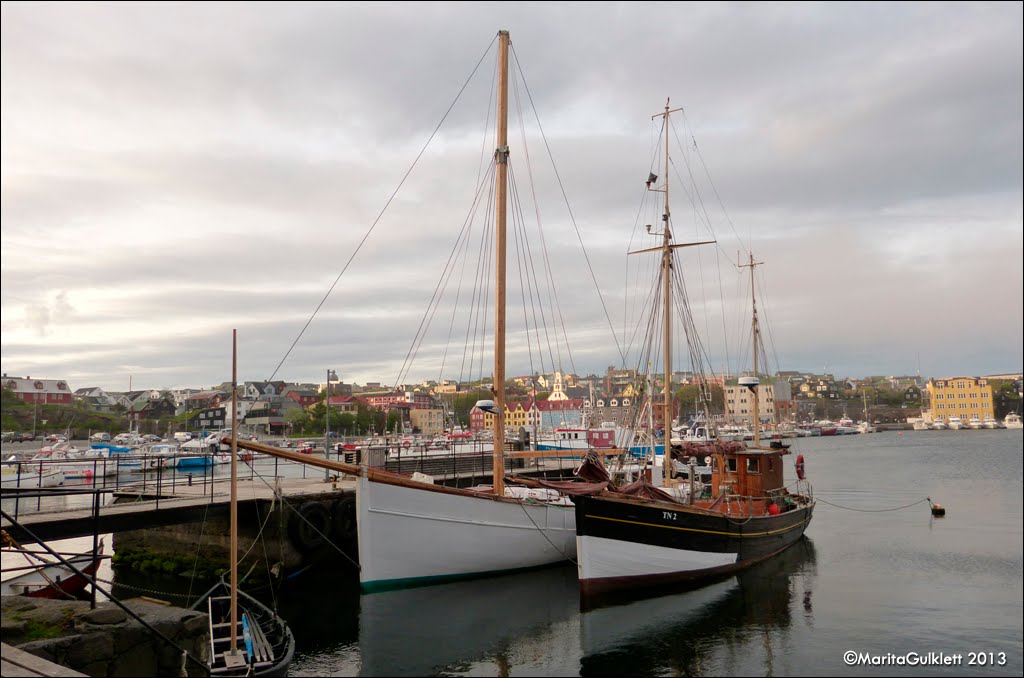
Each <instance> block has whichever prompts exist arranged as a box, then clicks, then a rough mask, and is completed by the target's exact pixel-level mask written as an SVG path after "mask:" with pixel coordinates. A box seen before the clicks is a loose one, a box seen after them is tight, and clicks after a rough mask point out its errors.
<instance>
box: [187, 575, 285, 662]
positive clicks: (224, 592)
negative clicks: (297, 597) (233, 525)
mask: <svg viewBox="0 0 1024 678" xmlns="http://www.w3.org/2000/svg"><path fill="white" fill-rule="evenodd" d="M237 599H238V615H237V618H238V638H237V642H238V645H237V647H238V649H239V652H240V653H241V654H242V657H243V662H242V664H241V665H240V666H238V667H235V668H227V667H226V665H225V661H224V653H225V651H227V650H229V649H230V647H231V622H230V620H231V606H230V600H231V589H230V588H229V587H228V586H227V585H226V584H223V583H221V584H217V585H216V586H214V587H213V588H212V589H211V590H210V591H208V592H207V593H206V595H204V596H202V597H201V598H200V599H199V600H198V601H197V602H196V603H195V604H194V605H192V609H193V610H197V611H200V612H207V613H208V614H209V615H210V618H209V624H210V648H211V649H210V650H209V651H208V654H210V656H208V657H207V662H208V669H209V670H210V673H211V674H216V675H220V676H268V677H269V676H287V675H288V667H289V665H291V662H292V658H293V657H294V655H295V637H294V636H293V635H292V632H291V629H290V628H289V627H288V624H287V623H286V622H285V620H284V619H282V618H281V617H280V616H278V615H277V614H276V613H275V612H274V611H273V610H271V609H270V608H268V607H267V606H266V605H264V604H263V603H261V602H260V601H258V600H256V599H255V598H253V597H252V596H249V595H247V594H246V593H245V592H244V591H239V592H238V596H237ZM243 617H245V619H244V620H243Z"/></svg>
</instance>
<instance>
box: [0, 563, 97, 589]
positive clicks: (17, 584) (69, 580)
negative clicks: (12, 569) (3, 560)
mask: <svg viewBox="0 0 1024 678" xmlns="http://www.w3.org/2000/svg"><path fill="white" fill-rule="evenodd" d="M68 562H70V563H71V564H72V565H73V566H74V567H75V568H77V569H78V570H80V571H81V572H83V573H84V574H86V575H88V577H92V576H94V575H95V574H96V569H97V568H98V567H99V563H100V556H98V555H97V556H92V555H89V554H85V555H81V556H75V557H73V558H69V559H68ZM88 585H89V579H88V578H87V577H84V576H82V575H81V574H78V573H77V572H75V571H74V570H73V569H71V568H70V567H67V566H65V565H62V564H60V563H55V564H53V565H48V566H46V567H42V568H39V569H36V570H32V571H30V572H26V573H24V574H22V575H18V576H15V577H12V578H10V579H6V580H4V582H3V583H2V585H0V595H5V596H10V595H20V596H28V597H29V598H50V599H61V600H63V599H66V598H74V597H77V596H78V595H79V594H80V593H82V592H83V591H84V590H85V588H86V587H87V586H88Z"/></svg>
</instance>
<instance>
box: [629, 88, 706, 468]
mask: <svg viewBox="0 0 1024 678" xmlns="http://www.w3.org/2000/svg"><path fill="white" fill-rule="evenodd" d="M669 101H670V100H669V99H666V100H665V112H664V113H658V114H657V115H652V116H651V118H652V119H653V118H658V117H661V118H664V125H663V130H664V134H665V180H664V187H663V188H651V184H652V183H654V182H656V181H657V180H658V177H657V176H654V175H653V174H652V175H651V176H650V177H648V179H647V190H649V191H661V192H662V193H664V194H665V211H664V213H663V214H662V215H661V220H662V227H663V229H664V231H663V233H662V234H661V235H662V240H661V246H660V247H649V248H647V249H642V250H637V251H635V252H627V254H641V253H644V252H661V278H662V294H663V296H664V297H665V312H664V316H665V336H664V341H665V391H664V397H665V412H664V416H663V417H662V419H663V422H664V427H665V433H664V435H665V437H664V449H665V462H664V469H665V484H666V485H668V482H669V481H670V480H671V479H672V296H671V295H672V250H674V249H677V248H679V247H693V246H694V245H707V244H709V243H713V242H715V241H714V240H705V241H703V242H693V243H682V244H678V245H674V244H672V212H671V210H670V209H669V204H668V173H669V169H670V164H669V143H668V142H669V116H670V115H671V114H672V113H675V112H677V111H681V110H683V109H682V108H674V109H669ZM647 231H648V232H650V231H651V226H650V225H649V224H648V226H647ZM652 396H653V394H652ZM652 400H653V398H652ZM652 407H653V405H652ZM651 436H652V437H653V436H654V431H651Z"/></svg>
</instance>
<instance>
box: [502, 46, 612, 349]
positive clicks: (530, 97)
mask: <svg viewBox="0 0 1024 678" xmlns="http://www.w3.org/2000/svg"><path fill="white" fill-rule="evenodd" d="M512 57H513V60H514V61H515V64H516V69H517V70H518V72H519V74H520V76H521V77H522V79H523V88H524V89H525V90H526V96H527V99H528V100H529V102H530V107H531V108H532V109H533V113H534V117H535V118H536V120H537V128H538V130H539V131H540V134H541V139H543V140H544V147H545V148H546V149H547V151H548V158H549V159H550V160H551V168H552V169H553V170H554V172H555V178H556V179H557V180H558V188H559V189H560V190H561V192H562V198H563V199H564V200H565V206H566V209H567V210H568V211H569V219H570V220H571V221H572V227H573V229H574V230H575V231H576V237H577V238H578V239H579V241H580V248H581V249H582V250H583V258H584V259H585V260H586V262H587V268H588V269H589V270H590V277H591V279H592V280H593V281H594V287H595V289H597V296H598V298H599V299H600V300H601V309H602V310H603V311H604V316H605V319H606V320H607V321H608V327H609V328H610V329H611V331H612V338H613V339H614V340H615V348H616V349H617V350H618V352H619V357H620V358H621V359H622V360H623V361H624V360H625V357H624V355H623V353H622V346H621V345H620V344H619V338H618V336H617V335H616V334H615V325H614V324H613V323H612V319H611V316H610V315H609V314H608V306H607V305H606V304H605V303H604V295H602V294H601V287H600V286H599V285H598V284H597V276H596V275H595V274H594V267H593V265H592V264H591V263H590V255H588V254H587V248H586V246H585V245H584V244H583V236H582V235H581V234H580V229H579V226H578V225H577V224H576V217H575V216H573V213H572V207H571V206H570V205H569V197H568V195H566V192H565V186H564V185H563V184H562V177H561V175H559V173H558V167H557V166H556V165H555V158H554V155H553V154H552V153H551V145H550V144H549V143H548V138H547V135H546V134H545V133H544V126H543V125H542V124H541V122H540V115H539V114H538V113H537V106H536V104H534V101H533V95H532V94H531V93H530V86H529V85H528V84H527V83H526V74H525V73H523V69H522V66H521V65H520V63H519V54H518V53H517V52H516V51H515V49H514V48H513V49H512ZM562 329H563V331H564V329H565V328H564V325H563V328H562Z"/></svg>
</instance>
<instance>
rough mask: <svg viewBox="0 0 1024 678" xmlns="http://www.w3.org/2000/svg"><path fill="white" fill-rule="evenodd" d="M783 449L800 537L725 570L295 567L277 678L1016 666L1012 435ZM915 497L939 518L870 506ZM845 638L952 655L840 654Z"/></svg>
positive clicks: (1020, 662) (883, 671) (958, 670)
mask: <svg viewBox="0 0 1024 678" xmlns="http://www.w3.org/2000/svg"><path fill="white" fill-rule="evenodd" d="M793 444H794V451H800V452H803V454H804V456H805V458H806V464H807V472H808V476H809V478H810V480H811V481H812V482H813V483H814V489H815V495H816V496H817V497H818V499H819V504H818V507H817V509H816V511H815V516H814V520H813V522H812V523H811V526H810V528H809V529H808V532H807V538H806V539H805V540H804V541H803V542H801V543H799V544H797V545H796V546H794V547H792V548H791V549H789V550H788V551H787V552H785V553H784V554H783V555H782V556H779V557H777V558H775V559H773V560H771V561H769V562H767V563H764V564H762V565H759V566H756V567H754V568H751V569H750V570H748V571H746V572H745V573H743V574H742V575H740V576H738V577H735V578H732V579H729V580H726V581H723V582H719V583H716V584H713V585H711V586H708V587H705V588H702V589H699V590H697V591H691V592H687V593H676V594H670V595H665V596H662V597H657V598H651V599H647V600H642V601H637V602H634V603H632V604H629V605H621V606H616V607H606V608H602V609H599V610H593V611H589V612H585V613H581V612H580V611H579V602H578V595H577V581H576V570H575V566H571V565H570V566H567V567H557V568H551V569H547V570H543V571H540V572H535V573H530V574H525V575H513V576H507V577H497V578H492V579H487V580H481V581H475V582H465V583H460V584H449V585H444V586H435V587H427V588H420V589H412V590H407V591H395V592H388V593H379V594H374V595H369V596H360V595H359V592H358V583H357V580H356V578H355V575H354V573H353V572H352V571H351V570H346V571H344V572H338V573H335V574H329V573H318V574H316V575H314V574H305V575H302V576H299V577H296V578H294V579H293V580H292V581H289V582H287V583H286V585H285V587H284V588H283V589H282V590H281V591H279V592H278V598H279V605H280V608H281V611H282V614H283V615H284V616H285V617H286V618H287V619H288V620H289V622H290V624H291V627H292V630H293V631H294V633H295V636H296V638H297V639H298V652H297V654H296V657H295V661H294V662H293V664H292V666H291V671H290V675H292V676H313V675H319V676H328V675H367V676H383V675H387V676H402V675H453V676H454V675H520V676H525V675H553V676H562V675H565V676H575V675H608V676H613V675H616V676H617V675H723V674H750V675H808V676H810V675H842V676H846V675H872V676H877V675H935V674H943V675H1018V676H1019V675H1021V674H1022V672H1024V659H1022V644H1024V633H1022V623H1024V622H1022V614H1024V609H1022V608H1024V602H1022V601H1024V590H1022V576H1024V564H1022V562H1024V561H1022V550H1024V544H1022V541H1024V538H1022V513H1024V510H1022V502H1021V495H1022V489H1024V488H1022V455H1024V436H1022V432H1021V431H1007V430H982V431H907V432H904V433H902V434H897V433H896V432H889V433H878V434H871V435H858V436H845V437H837V438H805V439H800V440H797V441H793ZM792 466H793V464H792V457H791V458H790V459H789V460H788V461H787V473H789V474H790V475H792V473H791V472H792ZM314 472H315V471H314ZM218 474H219V473H218ZM926 496H930V497H931V498H932V499H933V500H934V501H936V502H939V503H941V504H943V505H944V506H946V508H947V514H946V517H944V518H933V517H932V516H931V513H930V511H929V509H928V505H927V504H926V503H918V504H917V505H915V506H912V507H910V508H906V509H902V510H892V511H881V510H882V509H893V508H897V507H901V506H905V505H907V504H912V503H914V502H919V501H921V500H923V499H924V498H925V497H926ZM826 502H828V503H826ZM840 507H844V508H840ZM851 509H858V510H851ZM109 543H110V542H109V541H108V545H109ZM83 544H84V542H83ZM86 546H87V545H86ZM498 546H499V545H494V544H482V545H481V548H496V547H498ZM101 576H103V574H102V573H101ZM848 650H852V651H856V652H864V653H868V654H871V655H887V654H889V653H893V654H894V655H905V654H907V653H909V652H917V653H919V654H920V655H927V654H928V653H929V652H945V653H947V654H962V655H963V659H962V662H961V664H960V665H952V666H934V665H929V666H899V665H897V666H884V667H882V666H847V665H846V664H845V663H844V660H843V654H844V652H846V651H848ZM970 652H974V653H986V654H987V653H994V656H993V658H994V659H996V660H997V661H998V660H999V659H1000V657H999V654H998V653H1005V664H1004V665H1002V666H977V665H975V666H969V665H967V660H968V658H969V656H968V653H970Z"/></svg>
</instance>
